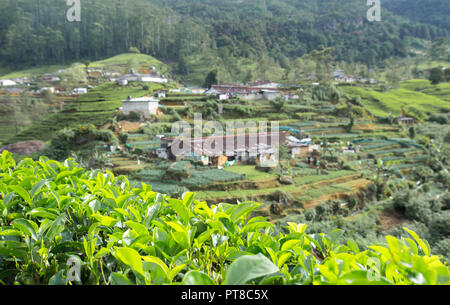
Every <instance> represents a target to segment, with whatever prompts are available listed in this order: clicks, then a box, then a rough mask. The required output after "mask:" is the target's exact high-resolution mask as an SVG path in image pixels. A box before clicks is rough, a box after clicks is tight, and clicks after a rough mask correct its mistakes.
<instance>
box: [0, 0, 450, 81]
mask: <svg viewBox="0 0 450 305" xmlns="http://www.w3.org/2000/svg"><path fill="white" fill-rule="evenodd" d="M395 2H396V4H393V3H389V5H388V7H389V8H392V9H393V11H394V12H396V13H397V12H398V13H399V14H400V15H404V16H406V17H411V18H412V19H411V20H410V19H406V18H403V17H400V16H398V15H396V14H394V13H391V12H390V11H388V10H387V9H385V8H384V4H383V7H382V18H383V19H382V22H368V21H367V18H366V12H367V9H368V7H367V6H366V3H365V1H354V0H351V1H350V0H346V1H335V0H326V1H317V0H307V1H299V0H271V1H260V0H249V1H218V0H206V1H205V0H202V1H200V0H194V1H192V0H189V1H187V0H133V1H130V0H112V1H108V2H105V1H99V0H84V1H82V4H81V22H69V21H67V18H66V13H67V10H68V9H69V8H70V7H68V6H67V4H66V1H52V0H2V1H1V3H0V43H1V45H2V46H4V47H3V48H2V50H0V63H2V65H4V66H8V67H10V68H22V67H26V66H30V65H42V64H60V63H68V62H73V61H81V60H87V59H89V60H95V59H99V58H105V57H108V56H112V55H115V54H119V53H123V52H125V51H128V50H129V49H130V47H136V48H138V49H139V50H140V52H142V53H146V54H149V55H152V56H154V57H156V58H158V59H161V60H163V61H165V62H167V63H171V64H173V65H172V66H173V67H174V70H175V71H174V72H176V73H177V74H179V75H187V74H189V73H190V72H193V71H195V69H196V68H197V67H198V66H199V65H202V66H203V67H204V66H205V64H207V65H208V66H209V67H219V68H220V67H222V68H223V69H227V70H239V69H240V67H239V66H240V65H239V64H236V63H237V62H239V60H246V61H247V63H258V66H259V65H261V66H265V67H266V68H267V69H269V68H270V67H271V66H275V65H276V66H279V67H281V68H287V67H289V66H290V64H291V63H292V62H291V60H294V59H296V58H299V57H302V56H304V55H305V54H308V53H310V52H311V51H313V50H316V49H321V48H322V47H333V48H334V52H333V56H334V59H335V60H336V61H346V62H360V63H364V64H366V65H367V66H369V67H370V66H372V65H375V63H377V64H383V62H384V60H385V59H387V58H390V57H406V56H408V55H409V49H410V48H409V47H410V46H411V45H414V46H417V41H418V40H419V41H420V40H421V39H425V40H430V39H431V40H432V39H436V38H438V37H446V36H447V35H448V26H446V23H445V22H446V21H445V20H446V18H445V16H443V17H442V18H440V19H433V18H431V19H433V20H438V21H436V22H431V23H434V25H433V24H430V23H427V20H426V18H424V16H418V15H411V16H410V14H408V10H406V9H403V6H405V5H409V2H408V4H406V3H405V2H406V1H395ZM397 2H399V3H397ZM416 2H417V3H419V1H416ZM429 2H430V1H429ZM431 2H433V5H434V3H436V4H439V5H435V6H434V7H435V8H439V7H440V8H445V5H448V4H445V3H446V1H440V0H434V1H431ZM414 3H415V2H414V1H413V4H414ZM420 3H422V2H420ZM413 4H412V5H413ZM402 5H403V6H402ZM414 5H415V4H414ZM421 5H422V4H421ZM430 6H431V5H428V7H430ZM414 12H416V13H417V12H423V14H426V12H427V11H426V10H420V9H414ZM440 12H441V15H442V10H441V11H440ZM412 20H413V21H412ZM439 20H441V21H442V22H440V21H439ZM421 22H423V23H421ZM209 67H208V68H209ZM245 72H247V71H245ZM245 72H243V73H245ZM203 77H204V76H203Z"/></svg>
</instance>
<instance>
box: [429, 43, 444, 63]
mask: <svg viewBox="0 0 450 305" xmlns="http://www.w3.org/2000/svg"><path fill="white" fill-rule="evenodd" d="M429 55H430V58H431V60H441V59H442V58H444V59H445V58H447V39H446V38H438V39H435V40H433V42H432V43H431V46H430V49H429Z"/></svg>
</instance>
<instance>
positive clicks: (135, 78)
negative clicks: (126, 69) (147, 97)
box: [116, 69, 169, 86]
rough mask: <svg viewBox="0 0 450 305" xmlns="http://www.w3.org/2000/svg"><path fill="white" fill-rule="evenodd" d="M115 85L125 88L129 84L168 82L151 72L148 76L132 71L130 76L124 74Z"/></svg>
mask: <svg viewBox="0 0 450 305" xmlns="http://www.w3.org/2000/svg"><path fill="white" fill-rule="evenodd" d="M116 81H117V83H118V84H119V85H121V86H126V85H128V83H131V82H143V83H167V82H168V81H169V80H168V79H167V78H165V77H164V76H162V75H159V74H158V73H157V72H151V73H150V74H140V73H135V72H134V70H133V69H132V70H131V72H130V74H125V75H122V76H120V77H118V78H117V80H116Z"/></svg>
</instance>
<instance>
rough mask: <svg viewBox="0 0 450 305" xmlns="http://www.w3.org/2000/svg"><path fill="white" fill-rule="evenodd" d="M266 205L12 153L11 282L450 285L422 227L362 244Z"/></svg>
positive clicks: (6, 174) (3, 266)
mask: <svg viewBox="0 0 450 305" xmlns="http://www.w3.org/2000/svg"><path fill="white" fill-rule="evenodd" d="M259 206H260V204H259V203H256V202H243V203H240V204H238V205H230V204H225V203H221V204H218V205H213V206H208V205H207V204H206V203H205V202H202V201H197V200H195V194H193V193H185V194H184V195H183V196H182V199H175V198H170V197H168V196H165V195H161V194H159V193H156V192H153V191H152V190H151V186H149V185H146V184H142V186H141V187H140V188H135V187H133V186H132V185H130V182H129V181H128V179H127V178H126V177H124V176H119V177H116V176H114V175H113V174H112V173H111V172H106V173H102V172H101V171H98V170H96V171H88V170H85V169H83V168H81V167H80V166H78V165H77V164H75V163H74V162H73V160H70V159H69V160H66V161H64V162H63V163H59V162H57V161H52V160H48V159H46V158H40V160H39V161H33V160H32V159H25V160H23V161H21V162H20V163H18V164H16V162H15V161H14V159H13V158H12V156H11V154H10V153H8V152H6V151H4V152H3V153H2V155H1V158H0V283H1V284H54V285H57V284H68V283H69V282H70V283H72V284H93V285H99V284H100V285H114V284H120V285H126V284H130V285H132V284H180V283H181V284H202V285H215V284H285V285H291V284H316V285H321V284H387V285H391V284H450V277H449V276H450V273H449V268H448V266H447V265H445V264H444V263H443V262H442V261H441V258H440V257H438V256H435V255H433V254H432V253H431V250H430V246H429V244H428V243H427V241H425V240H422V239H420V238H419V236H418V235H417V234H416V233H414V232H413V231H411V230H408V229H405V230H406V231H407V232H408V234H409V237H405V238H396V237H394V236H389V235H388V236H386V238H385V242H384V243H380V244H372V245H370V246H368V247H367V248H363V247H360V246H358V244H357V243H356V242H355V241H354V240H352V239H347V240H346V239H344V238H343V234H344V232H343V231H342V230H332V231H330V232H329V233H327V234H323V233H322V234H309V233H308V228H307V226H306V225H304V224H300V223H294V222H288V223H287V225H286V226H285V227H281V228H277V227H275V226H274V225H273V224H272V223H270V222H268V221H267V220H266V219H265V218H263V217H250V216H251V215H252V212H253V211H255V209H257V208H258V207H259ZM253 216H254V215H253ZM67 262H75V263H76V265H78V266H80V272H79V273H77V272H75V273H73V272H69V266H68V265H67ZM69 265H70V264H69Z"/></svg>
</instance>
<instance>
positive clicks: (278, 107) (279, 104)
mask: <svg viewBox="0 0 450 305" xmlns="http://www.w3.org/2000/svg"><path fill="white" fill-rule="evenodd" d="M270 104H271V105H272V106H273V108H274V109H275V111H276V112H277V113H281V112H283V111H284V106H285V104H286V101H285V100H284V99H283V98H281V97H278V98H276V99H275V100H273V101H270Z"/></svg>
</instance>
